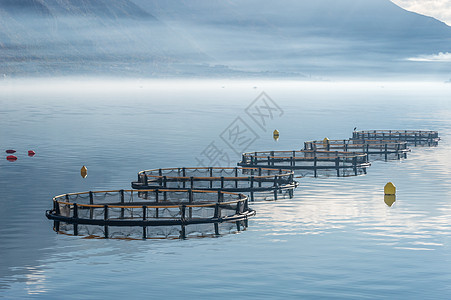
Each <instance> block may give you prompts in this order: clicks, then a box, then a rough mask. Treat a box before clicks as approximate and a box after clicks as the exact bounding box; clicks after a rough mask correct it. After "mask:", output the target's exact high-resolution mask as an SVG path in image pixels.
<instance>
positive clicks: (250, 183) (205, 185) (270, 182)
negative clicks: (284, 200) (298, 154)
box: [132, 167, 298, 201]
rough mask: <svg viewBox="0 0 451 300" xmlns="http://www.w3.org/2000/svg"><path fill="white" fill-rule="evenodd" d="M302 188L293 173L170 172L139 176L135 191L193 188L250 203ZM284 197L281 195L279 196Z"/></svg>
mask: <svg viewBox="0 0 451 300" xmlns="http://www.w3.org/2000/svg"><path fill="white" fill-rule="evenodd" d="M297 186H298V183H297V182H296V181H295V180H294V172H293V171H292V170H283V169H274V168H272V169H269V168H249V167H247V168H241V167H235V168H226V167H224V168H223V167H210V168H167V169H153V170H145V171H141V172H139V173H138V181H135V182H132V187H133V188H134V189H149V188H163V189H180V188H190V189H196V190H208V191H226V192H234V193H246V194H248V195H250V200H251V201H254V200H255V199H260V198H262V199H265V200H269V199H274V200H277V199H278V198H280V197H281V196H286V195H288V196H289V197H290V198H291V197H293V190H294V189H295V188H296V187H297ZM279 194H281V195H279Z"/></svg>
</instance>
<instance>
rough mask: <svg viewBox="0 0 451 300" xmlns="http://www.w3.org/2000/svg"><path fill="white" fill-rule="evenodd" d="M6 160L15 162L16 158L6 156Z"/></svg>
mask: <svg viewBox="0 0 451 300" xmlns="http://www.w3.org/2000/svg"><path fill="white" fill-rule="evenodd" d="M6 159H7V160H8V161H16V160H17V156H15V155H8V156H7V157H6Z"/></svg>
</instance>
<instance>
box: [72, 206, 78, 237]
mask: <svg viewBox="0 0 451 300" xmlns="http://www.w3.org/2000/svg"><path fill="white" fill-rule="evenodd" d="M73 219H74V235H75V236H77V235H78V205H77V203H74V215H73Z"/></svg>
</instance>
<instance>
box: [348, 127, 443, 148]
mask: <svg viewBox="0 0 451 300" xmlns="http://www.w3.org/2000/svg"><path fill="white" fill-rule="evenodd" d="M352 139H354V140H396V141H405V142H407V143H408V144H411V145H414V146H422V145H425V146H437V145H438V142H439V141H440V137H439V135H438V131H431V130H362V131H354V132H353V133H352Z"/></svg>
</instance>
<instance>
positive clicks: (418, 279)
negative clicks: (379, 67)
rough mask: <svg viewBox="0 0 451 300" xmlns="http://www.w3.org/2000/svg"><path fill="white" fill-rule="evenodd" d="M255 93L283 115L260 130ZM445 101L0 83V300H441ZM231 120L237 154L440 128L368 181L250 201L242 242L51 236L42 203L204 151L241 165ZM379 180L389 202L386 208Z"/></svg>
mask: <svg viewBox="0 0 451 300" xmlns="http://www.w3.org/2000/svg"><path fill="white" fill-rule="evenodd" d="M262 92H266V93H267V95H268V96H270V97H271V99H272V100H273V101H274V102H275V103H277V105H278V106H279V107H280V108H281V110H283V115H282V116H280V114H277V115H274V116H272V118H270V119H267V120H266V123H265V125H264V126H263V127H259V126H258V125H257V124H256V123H255V122H253V121H252V120H251V119H250V118H249V117H248V116H247V115H246V112H245V108H246V107H247V106H248V105H250V104H251V103H252V101H253V100H254V99H256V98H257V97H258V96H259V95H260V94H261V93H262ZM450 96H451V85H450V84H442V83H408V82H406V83H371V82H370V83H320V82H317V83H305V82H294V81H291V82H277V81H239V82H234V81H144V80H130V81H127V82H121V81H106V80H105V81H96V80H80V81H71V80H67V79H66V80H59V79H55V80H48V81H31V80H17V81H3V82H0V148H1V149H0V150H1V153H3V154H1V155H2V156H1V159H0V297H4V298H6V299H24V298H39V299H100V298H102V299H103V298H110V299H116V298H124V297H128V298H133V299H137V298H138V299H139V298H141V299H142V298H152V299H161V298H163V297H164V298H169V299H174V298H180V297H183V298H187V299H199V298H204V299H211V298H217V297H221V298H224V297H227V298H238V299H280V298H289V299H300V298H302V299H306V298H314V299H317V298H330V299H365V298H366V299H375V298H380V299H386V298H390V299H400V298H404V299H426V298H428V299H446V298H448V297H449V295H450V294H451V252H450V249H451V239H450V236H451V225H450V222H451V194H450V187H451V177H450V175H451V160H450V158H449V157H450V155H449V153H450V150H451V144H450V142H449V140H450V136H451V118H450V116H451V102H450V101H449V100H450ZM237 117H241V118H242V120H244V121H245V122H246V123H247V124H248V125H249V127H251V128H252V130H253V131H254V132H255V134H256V135H257V136H258V138H256V140H255V141H254V142H253V143H252V145H251V146H250V147H249V148H250V149H248V150H250V151H255V150H295V149H300V148H301V147H302V145H303V142H304V141H306V140H317V139H322V138H324V137H328V138H330V139H343V138H348V137H350V136H351V132H352V129H353V128H354V127H355V126H357V128H358V129H362V130H364V129H431V130H438V131H439V132H440V135H441V137H442V141H441V142H440V144H439V146H438V147H433V148H427V147H418V148H413V149H412V153H410V154H409V156H408V158H407V159H406V160H400V161H388V162H383V161H375V162H373V164H372V166H371V168H369V169H368V174H367V175H365V176H358V177H347V178H336V177H322V178H302V179H299V181H300V186H299V188H298V189H297V190H296V192H295V196H294V198H293V199H283V200H280V201H277V202H257V203H254V204H253V205H252V207H253V208H254V209H255V210H256V211H257V215H256V216H255V217H254V218H252V219H251V220H250V221H249V227H248V228H247V230H245V231H242V232H239V233H235V232H231V233H229V234H227V233H224V234H223V235H221V236H220V237H215V238H211V237H210V238H191V239H187V240H145V241H142V240H137V241H127V240H113V239H108V240H107V239H83V238H82V237H74V236H66V235H58V234H56V233H55V232H54V231H53V230H52V222H50V221H48V220H47V219H46V218H45V215H44V213H45V210H46V209H50V208H51V206H52V203H51V198H52V197H53V196H55V195H58V194H62V193H67V192H81V191H89V190H99V189H101V190H105V189H121V188H129V187H130V182H131V181H132V180H135V178H136V174H137V172H138V171H139V170H143V169H150V168H160V167H183V166H185V167H189V166H196V165H197V162H196V158H206V157H205V156H202V152H203V151H204V150H205V149H206V147H207V146H208V145H209V144H210V143H212V142H214V143H215V144H216V145H217V146H218V148H220V149H221V150H223V152H224V153H227V154H228V155H229V157H230V158H231V159H232V160H233V162H235V161H238V160H239V158H240V157H239V155H238V154H236V153H235V152H234V151H232V150H231V149H229V148H228V147H227V145H226V144H225V143H224V141H223V140H222V139H221V137H220V136H221V133H222V132H223V131H224V130H225V129H226V128H227V127H228V126H229V125H230V124H231V123H232V122H233V121H234V120H235V119H236V118H237ZM276 128H277V129H278V130H279V131H280V140H279V141H278V142H275V141H274V140H273V139H272V131H273V130H274V129H276ZM9 148H13V149H16V150H17V151H18V152H17V156H18V157H19V159H18V160H17V161H16V162H8V161H7V160H6V159H5V158H6V153H4V150H6V149H9ZM31 149H32V150H34V151H35V152H36V155H35V156H34V157H28V156H27V155H26V154H27V151H28V150H31ZM83 165H86V166H87V167H88V177H87V178H86V179H83V178H81V176H80V168H81V166H83ZM388 181H392V182H393V183H394V184H395V185H396V187H397V190H398V194H397V201H396V203H395V204H394V205H393V206H392V207H391V208H390V207H388V206H387V205H386V204H385V203H384V196H383V187H384V185H385V184H386V183H387V182H388Z"/></svg>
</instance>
